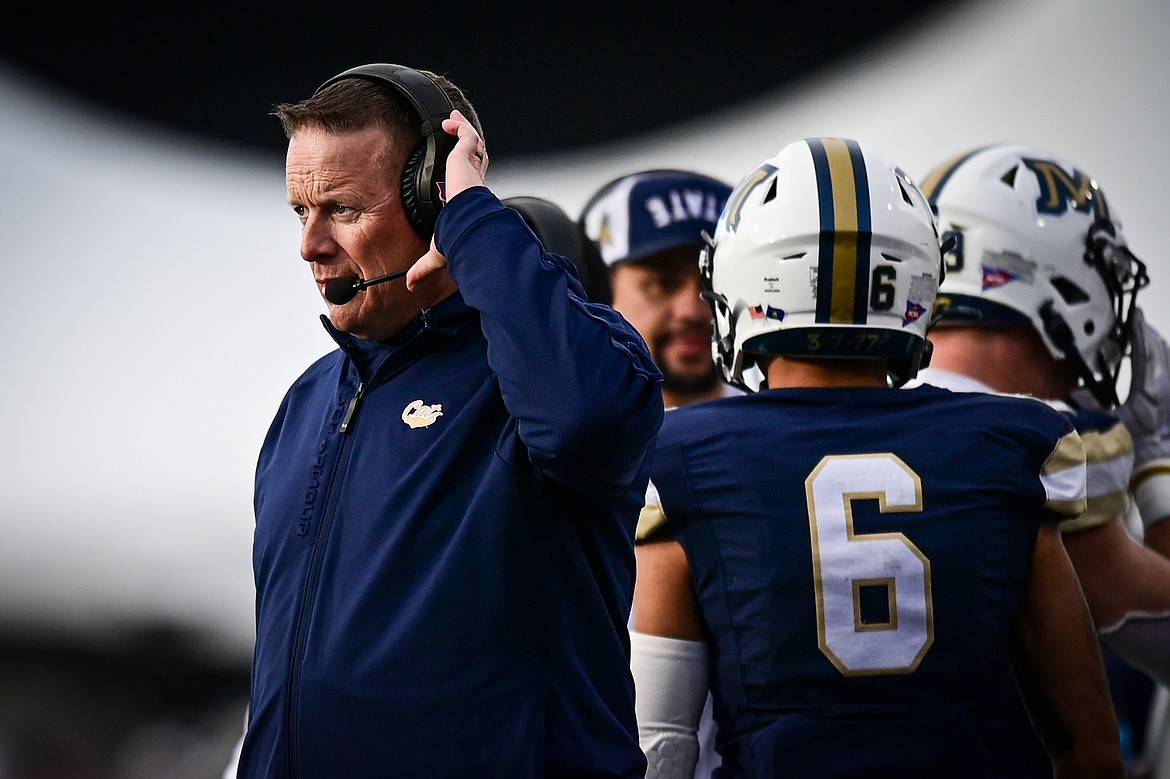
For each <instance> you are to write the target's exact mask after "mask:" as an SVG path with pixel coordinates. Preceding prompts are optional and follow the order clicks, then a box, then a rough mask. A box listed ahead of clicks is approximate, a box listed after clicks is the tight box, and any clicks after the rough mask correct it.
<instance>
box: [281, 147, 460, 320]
mask: <svg viewBox="0 0 1170 779" xmlns="http://www.w3.org/2000/svg"><path fill="white" fill-rule="evenodd" d="M405 156H406V155H405V150H404V149H401V148H398V146H397V145H396V144H395V143H394V142H393V141H392V140H391V139H390V137H389V136H388V134H387V133H386V131H385V130H383V129H381V128H379V127H367V128H364V129H360V130H353V131H345V132H329V131H326V130H324V129H322V128H319V127H307V128H303V129H301V130H298V131H297V132H295V133H294V134H293V136H292V137H291V138H290V139H289V145H288V155H287V158H286V162H285V181H286V185H287V187H288V202H289V205H290V206H292V208H293V210H294V211H295V212H296V214H297V216H298V218H299V219H300V221H301V257H303V258H304V259H305V260H307V261H308V262H309V263H310V265H311V267H312V269H313V278H314V280H315V281H316V282H317V289H318V291H319V292H320V293H321V296H322V298H324V295H325V288H326V286H327V285H328V284H329V282H331V281H333V280H334V279H337V278H344V277H357V278H362V279H371V278H374V277H375V276H381V275H385V274H387V273H392V272H394V271H398V270H403V269H405V268H408V267H410V266H411V265H412V264H413V263H414V261H415V260H417V259H418V258H419V257H421V256H422V255H423V254H424V253H425V252H426V250H427V247H428V242H427V241H426V240H425V239H423V238H422V237H420V236H419V235H418V233H416V232H415V231H414V229H413V228H412V227H411V225H410V222H409V220H408V219H407V217H406V213H405V212H404V211H403V206H402V192H401V185H400V184H399V181H400V172H401V170H402V165H403V161H404V160H405ZM453 289H454V286H453V284H452V282H451V281H450V277H449V276H447V275H446V273H443V274H440V275H439V278H436V279H435V280H434V281H432V282H430V283H427V284H423V285H421V286H420V287H417V288H416V289H415V291H414V292H409V291H408V290H407V289H406V285H405V283H404V282H403V281H401V280H398V281H390V282H387V283H384V284H378V285H375V286H372V287H369V288H368V289H366V290H364V291H362V292H359V293H358V294H357V295H356V296H354V298H353V299H352V300H350V301H349V302H347V303H343V304H340V305H338V304H334V303H330V302H329V301H328V300H327V299H326V301H325V302H326V305H327V306H328V309H329V319H330V321H331V322H332V323H333V325H334V327H336V328H337V329H339V330H342V331H344V332H347V333H350V334H351V335H354V336H356V337H358V338H366V339H370V340H377V341H384V340H387V339H389V338H391V337H392V336H393V335H394V334H395V333H397V332H398V331H399V330H401V329H402V328H403V327H404V326H405V325H406V324H407V323H409V322H410V321H411V320H412V319H414V318H415V317H416V316H417V315H418V312H419V311H420V310H421V309H423V308H426V307H428V306H430V305H433V304H434V303H435V302H437V301H438V300H439V299H440V298H442V297H445V296H446V294H449V293H450V292H451V291H453Z"/></svg>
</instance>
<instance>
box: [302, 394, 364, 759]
mask: <svg viewBox="0 0 1170 779" xmlns="http://www.w3.org/2000/svg"><path fill="white" fill-rule="evenodd" d="M364 387H365V385H364V383H361V384H358V391H357V393H356V394H355V395H354V397H353V398H352V399H350V401H349V405H348V407H347V409H346V412H345V416H344V417H343V418H342V425H345V424H346V422H349V424H351V425H352V422H353V420H352V416H353V414H354V413H356V410H357V407H358V406H359V405H360V402H359V400H360V398H361V397H362V395H363V394H364ZM339 432H342V433H344V432H346V430H345V428H344V427H342V426H339ZM352 441H353V439H352V438H351V437H349V436H346V437H344V438H342V439H341V446H340V448H339V449H338V452H337V460H336V461H334V463H333V468H332V470H331V471H330V475H329V491H328V493H326V500H325V505H324V507H323V508H322V511H321V522H320V524H319V526H318V527H317V534H316V537H315V538H314V539H313V554H312V556H311V557H310V558H309V568H308V570H307V571H306V572H305V587H304V591H303V593H302V601H301V610H300V612H301V613H300V619H298V620H297V630H296V633H295V634H294V638H293V653H292V655H291V656H290V658H289V662H290V666H289V671H288V696H289V702H288V714H287V718H286V722H287V727H288V775H289V779H296V776H297V775H298V773H299V771H298V764H297V760H296V754H297V731H298V725H297V718H298V713H299V711H300V683H301V666H302V657H301V655H302V654H303V653H304V651H305V645H306V642H307V641H308V634H309V624H310V622H311V621H312V612H313V609H314V608H315V606H316V598H315V595H316V592H317V583H318V580H319V578H320V575H321V558H322V556H323V555H324V552H325V539H326V538H327V537H328V534H329V528H330V527H331V526H332V524H333V507H334V505H335V504H336V502H337V498H336V496H337V491H338V489H339V486H340V484H341V482H342V481H343V478H342V472H343V470H344V469H345V466H346V465H347V464H348V453H349V448H350V446H351V442H352Z"/></svg>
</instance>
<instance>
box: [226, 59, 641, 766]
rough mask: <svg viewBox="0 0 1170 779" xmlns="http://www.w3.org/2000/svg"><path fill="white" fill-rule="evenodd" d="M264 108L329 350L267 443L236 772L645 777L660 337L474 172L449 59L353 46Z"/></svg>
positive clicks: (472, 126)
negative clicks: (644, 334) (636, 692)
mask: <svg viewBox="0 0 1170 779" xmlns="http://www.w3.org/2000/svg"><path fill="white" fill-rule="evenodd" d="M274 113H275V115H276V116H277V117H278V118H279V119H280V121H281V123H282V125H283V127H284V129H285V132H286V134H287V136H288V137H289V148H288V157H287V163H286V179H287V184H288V194H289V203H290V205H291V206H292V208H293V211H294V212H295V213H296V215H297V216H298V218H299V219H300V221H301V255H302V257H303V258H304V259H305V260H306V261H308V262H309V265H310V267H311V269H312V272H313V276H314V280H315V282H316V284H317V287H318V289H319V290H320V292H321V294H322V296H323V298H324V299H325V301H326V304H327V307H328V316H327V317H323V320H324V324H325V328H326V330H327V331H328V333H329V335H330V336H331V337H332V338H333V339H334V340H335V341H336V342H337V344H338V347H339V348H338V349H337V350H336V351H334V352H332V353H330V354H328V355H326V356H325V357H323V358H321V359H320V360H319V361H317V362H316V363H315V364H314V365H313V366H311V367H310V368H309V369H308V370H307V371H306V372H305V373H304V374H303V375H302V376H301V377H300V378H299V379H298V380H297V381H296V383H295V384H294V385H293V387H292V388H291V389H290V390H289V392H288V394H287V395H286V396H285V398H284V401H283V403H282V404H281V406H280V409H279V411H278V413H277V416H276V419H275V420H274V422H273V423H272V426H271V428H270V431H269V434H268V436H267V438H266V439H265V441H264V444H263V447H262V449H261V453H260V457H259V463H258V466H257V472H256V494H255V509H256V532H255V551H254V556H253V563H254V568H255V575H256V587H257V644H256V652H255V658H254V661H253V670H252V696H251V701H250V706H249V722H248V730H247V734H246V736H245V739H244V743H243V749H242V754H241V757H240V762H239V769H238V775H239V776H240V777H249V778H251V777H275V776H298V777H306V778H311V777H332V776H354V777H357V776H366V777H373V776H403V777H417V776H427V777H465V776H475V777H509V778H515V777H546V776H586V775H587V776H596V777H626V778H630V779H632V777H640V776H641V775H642V774H643V772H644V769H645V762H644V758H643V756H642V753H641V751H640V749H639V747H638V742H637V732H636V723H635V718H634V708H633V706H634V703H633V685H632V680H631V677H630V673H629V669H628V665H627V651H628V634H627V627H626V625H627V621H628V616H629V602H630V597H631V592H632V588H633V534H634V525H635V522H636V517H637V512H638V509H639V507H640V505H641V503H642V498H643V495H644V491H645V486H646V480H647V473H648V471H647V468H648V465H649V452H650V449H651V446H652V442H653V438H654V435H655V433H656V432H657V429H658V426H659V424H660V422H661V419H662V398H661V390H660V383H661V374H660V373H659V371H658V369H657V368H656V367H655V366H654V364H653V361H652V360H651V359H650V355H649V353H648V352H647V350H646V348H645V344H644V343H643V342H642V339H641V338H640V337H639V336H638V335H637V333H636V332H635V331H634V330H633V328H631V327H630V326H629V325H628V324H627V323H626V322H625V321H624V320H623V319H622V318H621V317H620V316H618V315H617V314H616V313H614V312H613V311H612V310H611V309H609V308H607V307H604V306H597V305H594V304H591V303H589V302H587V301H586V299H585V293H584V290H583V289H582V287H581V284H580V282H579V280H578V278H577V276H576V275H575V272H574V271H573V269H572V267H571V263H569V262H568V261H567V260H565V259H564V258H563V257H560V256H558V255H555V254H549V253H547V252H546V251H545V250H544V249H543V247H542V246H541V244H540V242H539V241H538V240H537V239H536V238H535V236H534V235H533V233H532V231H531V230H529V229H528V228H527V227H526V226H525V224H524V222H523V220H522V219H521V218H520V216H519V215H518V214H517V213H516V212H515V211H514V210H512V209H509V208H507V207H506V206H505V205H503V204H502V203H501V202H500V201H499V200H498V199H497V198H496V197H495V196H494V195H493V194H492V192H491V191H490V190H488V189H487V188H486V186H485V184H484V173H485V171H486V169H487V165H488V158H487V155H486V151H485V147H484V143H483V140H482V135H481V133H480V130H479V126H478V121H477V119H476V116H475V112H474V111H473V109H472V107H471V106H470V105H469V104H468V102H467V101H466V99H465V98H464V96H463V95H462V93H461V92H460V91H459V90H458V89H457V88H456V87H455V86H454V85H453V84H451V83H450V82H449V81H448V80H446V79H445V78H442V77H439V76H436V75H434V74H432V73H428V72H425V71H416V70H412V69H409V68H403V67H401V66H396V65H387V64H380V65H370V66H362V67H359V68H355V69H352V70H349V71H346V72H343V73H341V74H339V75H338V76H335V77H334V78H332V79H330V80H329V81H327V82H326V83H325V84H323V85H322V86H321V87H320V88H319V89H318V90H317V91H316V92H315V93H314V94H313V95H312V96H311V97H309V98H308V99H306V100H304V101H301V102H299V103H296V104H283V105H279V106H277V107H276V109H275V111H274ZM420 127H421V131H420ZM444 165H445V166H446V171H445V172H444ZM444 203H445V204H444ZM420 258H421V259H420ZM401 276H405V284H404V283H403V281H401V280H399V278H400V277H401Z"/></svg>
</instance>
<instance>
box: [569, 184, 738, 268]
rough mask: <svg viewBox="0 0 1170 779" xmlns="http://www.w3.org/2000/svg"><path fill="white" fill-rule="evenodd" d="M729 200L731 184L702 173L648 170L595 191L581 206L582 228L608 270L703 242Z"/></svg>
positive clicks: (712, 231) (712, 232)
mask: <svg viewBox="0 0 1170 779" xmlns="http://www.w3.org/2000/svg"><path fill="white" fill-rule="evenodd" d="M730 195H731V186H730V185H728V184H725V183H723V182H722V181H720V180H718V179H715V178H712V177H710V176H705V175H703V174H702V173H693V172H691V171H686V170H670V169H664V170H646V171H641V172H639V173H631V174H629V175H627V176H622V177H621V178H618V179H614V180H613V181H611V182H609V183H608V184H606V185H605V186H604V187H602V188H601V189H600V190H598V191H597V194H595V195H594V196H593V197H592V198H591V199H590V200H589V202H588V203H587V204H586V205H585V208H584V210H583V212H582V214H581V224H582V227H583V228H584V230H585V235H586V237H587V238H589V239H590V240H591V241H593V242H594V243H596V244H597V247H598V249H599V250H600V252H601V258H602V260H604V261H605V264H606V265H607V266H611V265H615V264H617V263H620V262H630V261H632V260H640V259H643V258H645V257H647V256H649V255H651V254H656V253H658V252H661V251H665V250H668V249H674V248H677V247H680V246H691V245H696V244H700V243H702V240H703V239H702V238H701V237H700V234H701V232H702V231H704V230H706V231H707V233H708V234H710V235H714V234H715V224H716V223H717V222H718V221H719V214H720V213H721V212H722V211H723V205H724V203H726V202H727V198H728V197H730Z"/></svg>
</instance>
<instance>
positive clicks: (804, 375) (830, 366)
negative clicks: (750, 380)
mask: <svg viewBox="0 0 1170 779" xmlns="http://www.w3.org/2000/svg"><path fill="white" fill-rule="evenodd" d="M767 374H768V387H769V389H781V388H797V387H885V386H888V385H887V383H886V361H885V360H853V359H835V360H834V359H808V358H802V357H774V358H772V361H771V363H770V364H769V365H768V368H767Z"/></svg>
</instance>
